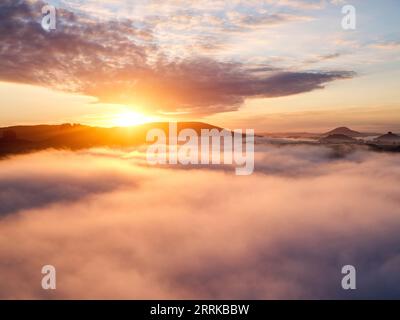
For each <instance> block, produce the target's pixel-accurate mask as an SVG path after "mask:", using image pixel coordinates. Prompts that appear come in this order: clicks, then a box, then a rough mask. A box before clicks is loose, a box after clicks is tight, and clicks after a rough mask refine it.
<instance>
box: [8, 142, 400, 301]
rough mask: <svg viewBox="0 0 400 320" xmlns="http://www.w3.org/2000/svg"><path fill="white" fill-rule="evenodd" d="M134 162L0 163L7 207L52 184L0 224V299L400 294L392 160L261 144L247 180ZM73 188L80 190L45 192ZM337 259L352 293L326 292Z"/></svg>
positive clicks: (84, 155) (41, 158)
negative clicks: (50, 275)
mask: <svg viewBox="0 0 400 320" xmlns="http://www.w3.org/2000/svg"><path fill="white" fill-rule="evenodd" d="M141 158H142V156H141V155H140V154H137V153H135V152H133V153H130V154H128V155H127V154H126V153H124V152H121V151H119V150H103V151H101V150H94V151H84V152H79V153H69V152H43V153H38V154H35V155H26V156H19V157H15V158H12V159H9V160H5V161H2V162H0V170H1V172H2V174H3V173H5V172H6V173H7V177H6V181H7V183H2V184H1V185H0V195H1V196H3V199H8V197H5V196H4V194H5V193H7V192H8V189H9V187H8V186H11V189H12V191H13V192H12V196H10V198H11V197H14V198H15V199H16V201H17V202H19V201H20V200H19V199H21V198H23V197H24V196H25V195H26V194H27V192H26V186H25V185H27V186H30V185H41V186H43V185H47V186H48V188H52V186H53V187H55V188H54V191H53V192H52V193H51V194H49V193H46V192H44V193H42V197H43V199H44V201H41V202H40V203H41V206H37V200H35V199H33V200H32V199H31V198H29V197H28V198H27V200H26V202H25V204H24V206H22V207H21V206H14V207H12V206H8V208H9V209H8V210H7V211H8V214H7V215H6V216H3V217H2V218H1V220H0V261H1V262H0V283H1V284H2V285H1V289H0V297H1V298H18V299H21V298H35V299H37V298H41V299H45V298H61V299H72V298H129V299H134V298H141V299H143V298H151V299H156V298H158V299H161V298H179V299H189V298H193V299H195V298H209V299H213V298H219V299H230V298H232V299H235V298H238V299H268V298H289V299H294V298H399V297H400V291H399V288H400V287H399V282H400V275H399V273H398V270H399V267H400V255H399V251H398V248H399V245H400V236H399V234H398V230H399V227H400V218H399V215H398V213H399V210H398V208H399V204H400V203H399V199H400V194H399V190H398V188H397V184H398V181H399V178H400V171H399V168H400V166H399V164H400V159H399V157H398V156H397V155H394V154H378V153H371V152H367V151H364V150H362V149H360V150H345V152H340V153H339V154H338V152H337V151H332V150H331V149H328V148H320V147H318V146H309V147H302V146H288V147H275V146H270V145H264V146H261V147H258V154H257V161H256V167H257V168H258V172H257V173H256V174H254V175H252V176H249V177H238V176H235V175H234V173H233V171H232V172H231V171H227V170H222V171H221V170H208V169H200V170H190V171H187V170H183V168H181V170H177V169H171V168H168V169H159V168H146V167H144V166H142V165H138V164H141ZM39 172H45V173H46V174H45V175H43V176H40V175H39V174H37V173H39ZM110 172H113V175H110V174H109V173H110ZM22 176H23V177H24V178H22ZM74 177H75V178H74ZM77 177H79V183H77V182H76V180H77V179H78V178H77ZM94 180H97V183H93V181H94ZM21 181H24V184H25V185H23V184H22V183H21ZM71 181H72V182H71ZM128 181H131V183H129V182H128ZM73 184H77V185H78V186H79V187H78V188H79V189H81V186H85V190H86V191H85V192H83V193H82V194H81V196H79V197H75V196H74V195H75V191H74V190H73V188H72V190H71V188H69V187H68V188H57V187H56V186H61V185H67V186H68V185H69V186H70V185H73ZM107 185H108V187H106V188H104V187H101V186H107ZM99 188H100V190H101V193H99V192H98V191H99ZM52 189H53V188H52ZM69 195H72V196H69ZM35 197H40V194H39V193H37V194H36V195H35ZM49 199H51V201H49ZM7 201H9V203H11V202H12V200H7ZM29 202H31V204H32V205H31V207H29V206H28V204H29ZM2 203H3V202H2ZM45 264H52V265H54V266H55V267H56V268H57V272H58V273H57V281H58V282H57V290H56V291H52V292H46V291H43V290H42V289H41V287H40V281H41V274H40V270H41V267H42V266H43V265H45ZM346 264H352V265H354V266H355V267H356V268H357V290H356V291H353V292H347V291H344V290H342V289H341V286H340V283H341V277H342V275H341V273H340V271H341V267H342V266H343V265H346Z"/></svg>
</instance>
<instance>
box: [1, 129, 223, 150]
mask: <svg viewBox="0 0 400 320" xmlns="http://www.w3.org/2000/svg"><path fill="white" fill-rule="evenodd" d="M151 129H161V130H163V131H164V132H165V134H166V135H168V134H169V123H168V122H155V123H147V124H142V125H137V126H132V127H114V128H101V127H91V126H85V125H80V124H62V125H36V126H13V127H7V128H0V136H1V137H2V138H0V156H5V155H9V154H15V153H27V152H32V151H38V150H43V149H48V148H56V149H71V150H77V149H85V148H93V147H128V146H137V145H141V144H145V143H146V135H147V132H148V131H149V130H151ZM177 129H178V132H179V131H180V130H183V129H193V130H195V131H196V133H197V134H199V135H200V133H201V130H202V129H209V130H211V129H218V130H222V129H223V128H221V127H217V126H214V125H211V124H208V123H203V122H179V123H177Z"/></svg>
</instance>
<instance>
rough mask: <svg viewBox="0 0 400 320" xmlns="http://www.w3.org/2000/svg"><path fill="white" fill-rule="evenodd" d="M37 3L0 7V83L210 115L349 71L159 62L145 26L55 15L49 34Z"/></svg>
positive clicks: (8, 1) (201, 60) (8, 2)
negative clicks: (42, 22)
mask: <svg viewBox="0 0 400 320" xmlns="http://www.w3.org/2000/svg"><path fill="white" fill-rule="evenodd" d="M43 5H44V3H43V2H41V1H33V2H32V3H28V2H27V1H22V0H19V1H14V0H5V1H2V2H1V4H0V43H1V50H0V80H3V81H13V82H19V83H29V84H35V85H41V86H46V87H51V88H56V89H61V90H65V91H70V92H77V93H83V94H87V95H92V96H95V97H97V98H99V99H100V101H103V102H113V103H128V104H132V103H133V104H135V105H141V106H143V107H146V108H147V110H149V109H153V110H154V111H156V110H163V111H185V112H190V113H193V114H198V115H201V114H212V113H217V112H223V111H231V110H237V109H238V108H239V107H240V105H241V104H242V103H243V102H244V100H245V99H246V98H250V97H281V96H287V95H292V94H297V93H303V92H309V91H312V90H315V89H320V88H323V87H324V85H325V84H326V83H329V82H332V81H335V80H339V79H347V78H351V77H353V76H354V74H353V72H349V71H330V72H327V71H314V72H303V71H301V72H296V71H285V70H274V69H273V68H267V69H268V70H269V71H267V72H264V73H260V72H255V71H254V70H253V69H254V68H252V67H251V66H247V65H246V64H241V63H236V62H222V61H216V60H213V59H210V58H206V57H192V58H190V59H179V58H175V59H174V60H171V59H166V58H165V56H164V55H163V53H162V52H161V51H160V50H159V48H158V46H157V43H156V42H155V41H154V38H153V36H152V29H151V26H148V27H138V26H137V24H135V21H131V20H119V21H100V20H95V19H93V18H89V17H85V16H82V15H77V14H74V13H72V12H68V11H66V10H62V9H59V10H58V11H57V14H58V20H57V29H56V30H55V31H51V32H46V31H45V30H43V29H42V28H41V25H40V21H41V8H42V6H43Z"/></svg>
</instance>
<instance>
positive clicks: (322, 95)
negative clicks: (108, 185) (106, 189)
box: [0, 0, 400, 132]
mask: <svg viewBox="0 0 400 320" xmlns="http://www.w3.org/2000/svg"><path fill="white" fill-rule="evenodd" d="M46 3H49V4H52V5H55V6H56V8H57V29H56V30H53V31H50V32H47V31H45V30H43V29H42V27H41V25H40V23H41V19H42V13H41V8H42V7H43V6H44V5H45V2H42V1H36V0H29V1H28V0H24V1H17V0H5V1H1V3H0V43H1V49H0V105H1V108H0V126H8V125H16V124H40V123H63V122H79V123H84V124H89V125H99V126H119V125H122V126H126V125H133V124H137V123H142V122H146V121H160V120H198V121H205V122H210V123H213V124H216V125H221V126H226V127H229V128H242V127H247V128H254V129H256V130H258V131H264V132H269V131H320V130H326V129H329V128H331V127H336V126H338V125H347V126H351V127H352V128H354V129H359V130H372V131H373V130H376V131H388V130H392V131H396V130H400V105H399V101H400V90H399V79H400V29H399V17H398V16H399V10H400V2H399V1H398V0H384V1H376V0H358V1H357V0H353V1H343V0H326V1H318V0H277V1H272V0H260V1H256V0H247V1H240V0H231V1H219V0H212V1H211V0H205V1H193V0H169V1H161V0H147V1H145V0H137V1H128V0H125V1H124V0H104V1H95V0H88V1H79V0H58V1H57V0H53V1H47V2H46ZM345 4H351V5H353V6H354V7H355V8H356V10H357V27H356V30H344V29H342V27H341V20H342V17H343V14H342V12H341V9H342V6H343V5H345Z"/></svg>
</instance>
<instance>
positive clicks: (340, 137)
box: [319, 133, 357, 143]
mask: <svg viewBox="0 0 400 320" xmlns="http://www.w3.org/2000/svg"><path fill="white" fill-rule="evenodd" d="M319 141H320V142H321V143H357V140H356V139H354V138H352V137H349V136H347V135H345V134H339V133H334V134H330V135H329V136H327V137H323V138H321V139H320V140H319Z"/></svg>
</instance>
